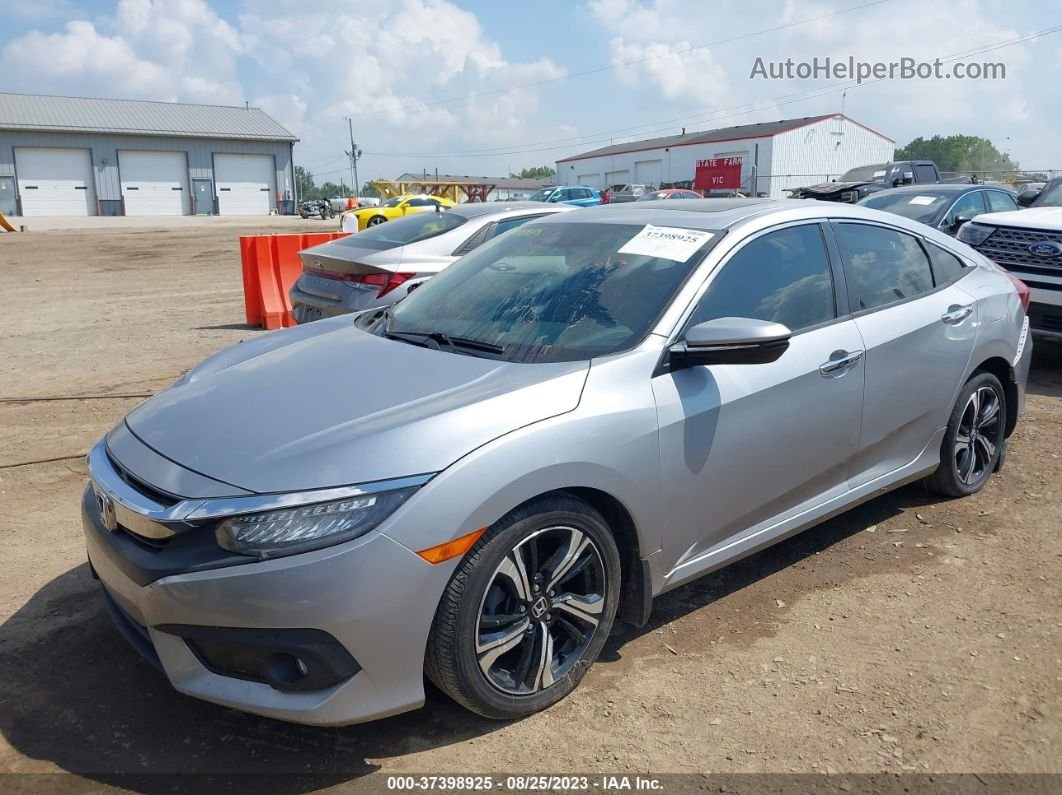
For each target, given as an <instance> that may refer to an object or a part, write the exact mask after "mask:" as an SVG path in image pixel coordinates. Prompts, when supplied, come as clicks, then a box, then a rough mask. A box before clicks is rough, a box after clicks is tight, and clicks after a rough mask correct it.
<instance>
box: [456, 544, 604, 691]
mask: <svg viewBox="0 0 1062 795" xmlns="http://www.w3.org/2000/svg"><path fill="white" fill-rule="evenodd" d="M605 591H606V583H605V568H604V564H603V562H602V558H601V552H600V550H599V549H598V548H597V545H596V544H595V543H594V541H593V539H591V537H590V536H589V535H588V534H587V533H584V532H583V531H581V530H578V529H576V528H574V527H568V526H560V527H548V528H544V529H542V530H538V531H536V532H535V533H533V534H532V535H530V536H528V537H527V538H526V539H524V540H523V541H521V542H520V543H519V544H518V545H517V546H516V548H515V549H513V550H512V551H511V552H510V553H509V554H508V555H506V556H505V558H503V559H502V562H501V563H500V564H499V565H498V567H497V569H495V571H494V575H493V577H492V579H491V581H490V584H489V585H488V586H487V590H486V592H485V593H484V595H483V601H482V603H481V604H480V608H479V619H478V628H477V632H476V648H475V652H476V659H477V660H478V662H479V667H480V670H481V671H482V672H483V675H484V676H485V677H486V679H487V681H488V682H490V684H491V685H493V686H494V687H496V688H497V689H499V690H501V691H502V692H504V693H508V694H513V695H529V694H532V693H536V692H539V691H541V690H544V689H546V688H548V687H549V686H550V685H552V684H553V683H554V682H556V681H557V680H559V679H560V678H562V677H563V676H564V675H565V674H566V673H568V671H570V670H571V669H572V667H573V666H574V665H575V664H576V663H577V662H578V660H579V658H580V657H581V656H582V653H583V651H584V650H585V649H586V647H587V645H588V644H589V643H590V640H591V639H592V638H593V636H594V633H595V632H596V631H597V628H598V625H599V623H600V620H601V616H602V613H603V611H604V607H605V597H604V594H605Z"/></svg>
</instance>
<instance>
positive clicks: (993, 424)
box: [954, 386, 1003, 486]
mask: <svg viewBox="0 0 1062 795" xmlns="http://www.w3.org/2000/svg"><path fill="white" fill-rule="evenodd" d="M1001 407H1002V406H1001V402H1000V399H999V395H998V394H997V393H996V391H995V390H994V389H992V388H991V387H989V386H983V387H980V388H979V389H976V390H974V392H973V394H972V395H970V399H969V400H968V401H967V402H966V406H965V408H963V412H962V418H961V419H960V420H959V429H958V432H957V433H956V434H955V447H954V458H955V471H956V473H957V474H958V476H959V480H961V481H962V482H963V483H965V484H966V485H968V486H969V485H972V484H974V483H977V482H978V481H979V480H980V479H982V478H984V477H986V475H987V473H989V472H991V471H992V467H993V466H994V465H995V461H996V451H997V449H998V447H999V441H1000V437H1001V432H1002V428H1003V424H1002V416H1001V412H1000V409H1001Z"/></svg>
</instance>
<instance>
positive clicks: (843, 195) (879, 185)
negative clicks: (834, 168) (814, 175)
mask: <svg viewBox="0 0 1062 795" xmlns="http://www.w3.org/2000/svg"><path fill="white" fill-rule="evenodd" d="M943 181H944V180H943V179H942V178H941V175H940V169H938V168H937V164H936V163H934V162H933V161H932V160H901V161H898V162H895V163H877V164H874V165H869V166H859V167H857V168H851V169H849V170H848V171H846V172H845V173H844V174H842V175H841V177H840V178H839V179H837V180H834V181H833V182H823V183H821V184H819V185H809V186H807V187H804V188H791V189H789V191H788V192H789V194H790V196H791V198H794V199H820V200H822V201H830V202H849V203H852V204H854V203H856V202H858V201H859V200H860V199H863V198H865V197H867V196H869V195H870V194H871V193H877V192H878V191H882V190H888V189H889V188H896V187H899V186H901V185H928V184H939V183H941V182H943Z"/></svg>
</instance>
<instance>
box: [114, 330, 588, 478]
mask: <svg viewBox="0 0 1062 795" xmlns="http://www.w3.org/2000/svg"><path fill="white" fill-rule="evenodd" d="M588 370H589V364H588V363H587V362H564V363H556V364H512V363H508V362H499V361H496V360H491V359H480V358H475V357H471V356H463V355H460V354H455V353H447V352H443V351H438V350H431V349H428V348H422V347H418V346H415V345H409V344H406V343H403V342H398V341H395V340H388V339H384V338H382V337H376V336H373V335H371V334H368V333H367V332H364V331H360V330H358V329H356V328H354V326H353V325H352V320H351V317H350V316H344V317H339V318H334V319H332V320H325V321H317V322H315V323H309V324H306V325H305V326H297V327H295V328H292V329H286V330H284V331H278V332H274V333H272V334H267V335H263V336H262V337H259V338H258V339H255V340H252V341H248V342H244V343H241V344H238V345H236V346H234V347H233V348H229V349H228V350H226V351H223V352H222V353H220V354H218V355H217V356H215V357H213V358H211V359H208V360H207V361H206V362H204V363H203V364H202V365H200V366H199V367H197V368H195V369H194V370H192V371H191V372H190V373H189V374H188V376H186V377H185V378H184V379H182V380H181V381H179V382H178V383H177V384H176V385H175V386H174V387H172V388H170V389H168V390H166V391H165V392H162V393H160V394H158V395H156V396H155V397H154V398H152V399H150V400H148V401H147V402H145V403H143V404H141V405H140V406H139V407H137V408H136V409H135V410H133V411H132V412H131V413H130V414H129V416H128V417H126V424H127V426H128V428H129V429H130V430H131V431H132V433H133V434H134V435H135V436H136V437H137V438H138V439H139V440H140V441H141V442H143V443H144V444H145V445H147V446H148V447H150V448H152V449H153V450H155V451H156V452H158V453H159V454H161V455H162V456H164V457H165V458H167V459H169V460H171V461H173V462H175V463H177V464H179V465H181V466H183V467H185V468H187V469H189V470H192V471H194V472H196V473H199V474H201V475H205V476H207V477H210V478H213V479H215V480H219V481H223V482H225V483H229V484H231V485H234V486H238V487H239V488H241V489H245V490H247V491H252V492H260V493H261V492H282V491H300V490H310V489H318V488H329V487H334V486H341V485H347V484H352V483H364V482H369V481H375V480H387V479H390V478H399V477H405V476H408V475H414V474H424V473H432V472H438V471H440V470H442V469H445V468H446V467H448V466H449V465H450V464H452V463H453V462H454V461H456V460H457V459H459V458H461V457H462V456H464V455H466V454H467V453H469V452H471V451H472V450H474V449H476V448H477V447H479V446H481V445H483V444H486V443H487V442H489V441H491V440H493V439H496V438H498V437H499V436H502V435H504V434H506V433H509V432H511V431H514V430H516V429H518V428H521V427H523V426H526V425H529V424H531V423H534V422H539V421H541V420H544V419H548V418H549V417H553V416H556V415H558V414H563V413H565V412H568V411H571V410H573V409H574V408H575V407H576V406H577V405H578V404H579V397H580V395H581V393H582V388H583V385H584V383H585V381H586V374H587V372H588ZM134 474H136V473H134ZM149 482H150V479H149ZM182 496H183V495H182Z"/></svg>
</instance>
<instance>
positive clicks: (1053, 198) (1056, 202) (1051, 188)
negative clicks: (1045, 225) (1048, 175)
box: [1032, 182, 1062, 207]
mask: <svg viewBox="0 0 1062 795" xmlns="http://www.w3.org/2000/svg"><path fill="white" fill-rule="evenodd" d="M1032 206H1033V207H1062V182H1056V183H1055V184H1054V185H1051V184H1050V183H1048V185H1047V187H1046V188H1044V192H1043V193H1041V194H1040V195H1039V196H1037V197H1036V201H1034V202H1033V203H1032Z"/></svg>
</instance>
